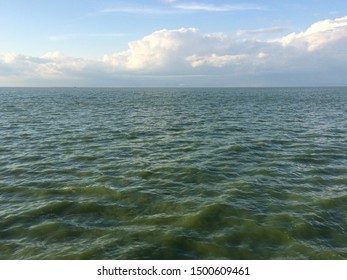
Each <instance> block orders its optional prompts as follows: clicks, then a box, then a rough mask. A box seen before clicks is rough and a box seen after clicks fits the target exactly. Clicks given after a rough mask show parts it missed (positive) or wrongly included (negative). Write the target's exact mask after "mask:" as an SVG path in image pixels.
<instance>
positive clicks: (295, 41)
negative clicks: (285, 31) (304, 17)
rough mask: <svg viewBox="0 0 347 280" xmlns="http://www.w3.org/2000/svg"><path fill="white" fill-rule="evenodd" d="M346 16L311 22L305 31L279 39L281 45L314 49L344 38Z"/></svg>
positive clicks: (346, 28) (346, 26)
mask: <svg viewBox="0 0 347 280" xmlns="http://www.w3.org/2000/svg"><path fill="white" fill-rule="evenodd" d="M346 34H347V16H346V17H342V18H337V19H334V20H330V19H328V20H323V21H319V22H316V23H314V24H312V25H311V26H310V27H309V28H308V29H307V30H306V31H304V32H301V33H291V34H289V35H287V36H285V37H283V38H281V39H280V40H279V41H280V42H281V43H282V45H283V46H285V47H287V46H293V47H296V48H301V49H306V50H308V51H315V50H317V49H320V48H322V47H324V46H325V45H327V44H332V43H335V42H337V41H339V40H341V39H344V38H346Z"/></svg>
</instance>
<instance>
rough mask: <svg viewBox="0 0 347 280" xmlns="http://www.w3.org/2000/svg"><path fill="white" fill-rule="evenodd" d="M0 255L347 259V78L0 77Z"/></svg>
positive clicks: (24, 256) (34, 257)
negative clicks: (42, 82)
mask: <svg viewBox="0 0 347 280" xmlns="http://www.w3.org/2000/svg"><path fill="white" fill-rule="evenodd" d="M0 258H1V259H223V258H226V259H346V258H347V88H331V89H329V88H283V89H280V88H272V89H266V88H259V89H247V88H244V89H72V88H71V89H69V88H64V89H34V88H30V89H25V88H23V89H8V88H7V89H6V88H2V89H0Z"/></svg>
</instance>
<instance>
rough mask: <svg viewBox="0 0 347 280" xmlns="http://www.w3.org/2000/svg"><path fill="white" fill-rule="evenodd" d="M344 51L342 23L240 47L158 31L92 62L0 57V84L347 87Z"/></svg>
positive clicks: (53, 56)
mask: <svg viewBox="0 0 347 280" xmlns="http://www.w3.org/2000/svg"><path fill="white" fill-rule="evenodd" d="M270 30H271V29H264V30H256V31H254V32H255V33H261V32H270ZM248 33H249V34H250V33H252V32H248ZM255 35H257V34H255ZM346 49H347V17H344V18H338V19H334V20H325V21H320V22H317V23H315V24H313V25H311V26H310V27H309V28H308V29H307V30H305V31H303V32H301V33H293V34H290V35H288V36H285V37H282V38H279V39H278V40H275V41H260V40H255V39H253V40H252V39H251V38H248V39H247V40H240V39H239V38H238V37H236V38H233V37H231V36H229V35H226V34H224V33H203V32H201V31H199V30H198V29H195V28H181V29H176V30H166V29H164V30H159V31H156V32H153V33H152V34H149V35H148V36H145V37H143V38H142V39H139V40H136V41H133V42H130V43H129V44H128V49H127V50H124V51H123V52H116V53H113V54H108V55H104V56H103V57H100V59H98V60H88V59H82V58H76V57H69V56H66V55H64V54H62V53H60V52H49V53H46V54H44V55H42V56H41V57H30V56H25V55H20V54H14V53H9V54H4V55H2V56H1V55H0V85H4V84H6V81H7V84H9V83H10V82H18V81H20V80H22V81H29V80H32V81H33V80H35V81H39V82H40V81H41V82H42V81H56V82H57V83H58V84H59V83H61V84H62V85H64V84H69V85H70V84H71V83H69V82H67V81H75V82H77V83H78V84H80V85H85V84H87V85H100V81H103V82H104V81H107V82H108V85H119V84H121V85H134V81H139V80H141V81H144V82H143V83H144V84H141V85H148V86H150V85H157V84H158V83H159V81H160V85H162V86H164V85H172V84H170V81H172V80H175V81H177V84H179V83H185V84H188V85H189V82H191V83H192V84H194V85H204V84H207V85H225V86H227V85H255V84H256V85H259V84H260V85H302V84H303V85H307V84H308V83H310V84H311V85H315V84H317V85H322V84H323V85H331V84H338V85H341V84H342V85H347V84H346V83H347V82H346V79H345V77H346V76H347V52H346ZM39 82H38V83H39ZM23 83H24V82H23ZM103 85H104V84H103Z"/></svg>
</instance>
